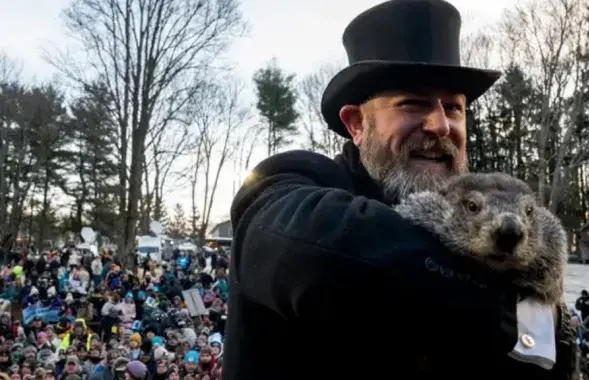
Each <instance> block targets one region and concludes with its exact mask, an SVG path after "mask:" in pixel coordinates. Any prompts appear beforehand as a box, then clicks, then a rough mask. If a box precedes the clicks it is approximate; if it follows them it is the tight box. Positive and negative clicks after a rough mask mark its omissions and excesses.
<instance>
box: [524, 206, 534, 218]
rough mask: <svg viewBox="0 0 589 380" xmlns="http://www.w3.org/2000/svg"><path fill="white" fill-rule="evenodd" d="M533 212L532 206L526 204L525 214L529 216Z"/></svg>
mask: <svg viewBox="0 0 589 380" xmlns="http://www.w3.org/2000/svg"><path fill="white" fill-rule="evenodd" d="M533 212H534V206H526V215H527V216H530V215H532V213H533Z"/></svg>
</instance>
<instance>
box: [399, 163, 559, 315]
mask: <svg viewBox="0 0 589 380" xmlns="http://www.w3.org/2000/svg"><path fill="white" fill-rule="evenodd" d="M469 207H472V210H470V209H469ZM395 210H396V211H397V212H398V213H399V214H401V215H402V216H403V217H405V218H407V219H409V220H411V221H413V222H414V223H415V224H418V225H420V226H422V227H425V228H426V229H428V230H429V231H431V232H432V233H433V234H435V235H436V236H437V237H439V238H440V240H441V241H442V242H443V243H444V244H445V245H446V246H447V247H448V249H449V250H450V251H451V252H453V253H456V254H461V255H466V256H471V257H473V259H475V260H478V261H480V262H482V263H484V264H485V265H489V266H490V267H493V268H495V269H497V270H500V271H511V272H514V273H515V279H514V282H515V284H516V285H517V286H518V287H519V288H521V289H522V290H524V291H526V292H527V293H529V294H530V296H532V297H535V298H537V299H539V300H540V301H543V302H548V303H552V304H555V303H558V302H560V301H561V300H562V297H563V291H564V290H563V284H564V269H565V264H566V260H567V246H568V244H567V238H566V233H565V231H564V229H563V227H562V224H561V223H560V221H559V219H558V218H556V217H555V216H554V215H552V214H551V213H550V212H549V211H548V210H547V209H545V208H544V207H541V206H539V205H538V204H537V203H536V200H535V196H534V193H533V192H532V190H531V189H530V187H529V186H528V185H527V184H526V183H524V182H523V181H521V180H519V179H517V178H514V177H511V176H509V175H506V174H503V173H491V174H482V173H473V174H464V175H460V176H457V177H455V178H453V179H452V180H450V181H449V183H448V184H447V185H446V186H445V188H444V189H442V190H441V191H440V192H437V193H434V192H420V193H416V194H412V195H410V196H409V197H408V198H407V199H405V200H403V201H402V202H401V204H399V205H398V206H395ZM505 220H511V221H513V223H515V224H516V225H517V226H518V227H519V228H521V230H522V232H523V237H522V238H521V240H520V241H519V243H518V244H517V246H516V247H515V249H514V250H513V251H511V252H509V253H503V254H502V253H501V252H500V249H499V248H498V243H497V239H496V236H497V231H498V230H499V227H500V226H501V225H502V223H504V222H505ZM498 253H499V255H498Z"/></svg>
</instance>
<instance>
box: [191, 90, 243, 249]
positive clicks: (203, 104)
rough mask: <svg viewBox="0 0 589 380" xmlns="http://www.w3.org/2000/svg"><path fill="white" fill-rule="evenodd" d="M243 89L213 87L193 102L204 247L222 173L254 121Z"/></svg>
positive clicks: (195, 168)
mask: <svg viewBox="0 0 589 380" xmlns="http://www.w3.org/2000/svg"><path fill="white" fill-rule="evenodd" d="M242 88H243V87H242V86H241V85H239V84H237V83H235V82H231V83H229V84H216V83H215V84H213V83H211V84H209V85H208V86H207V87H206V90H204V88H202V89H201V90H202V91H201V92H200V93H199V96H197V97H195V98H194V99H193V100H192V107H193V109H194V114H193V117H194V122H195V124H196V126H197V128H198V131H199V136H198V141H197V149H196V151H195V158H194V165H193V170H192V174H191V177H190V179H191V182H192V183H191V185H192V186H193V187H192V195H193V205H194V204H195V203H196V201H195V194H196V189H195V187H196V185H197V184H198V182H197V180H196V178H197V176H198V174H199V172H200V173H201V174H202V177H201V178H202V180H201V181H200V182H201V183H202V187H203V188H202V191H203V194H202V208H201V215H200V223H199V228H198V233H199V236H198V238H199V243H200V244H204V240H205V235H206V232H207V230H208V227H209V222H210V218H211V212H212V210H213V206H214V201H215V194H216V192H217V188H218V185H219V179H220V177H221V172H222V170H223V168H224V167H225V164H226V163H227V162H228V161H229V160H231V158H232V157H233V155H234V154H235V149H234V147H235V145H236V141H237V139H238V138H239V137H240V134H239V133H238V131H239V129H240V128H241V127H242V126H243V125H244V123H246V122H247V121H248V120H249V119H250V110H249V109H248V108H247V107H245V106H244V105H243V104H244V103H243V102H242ZM193 207H194V206H193Z"/></svg>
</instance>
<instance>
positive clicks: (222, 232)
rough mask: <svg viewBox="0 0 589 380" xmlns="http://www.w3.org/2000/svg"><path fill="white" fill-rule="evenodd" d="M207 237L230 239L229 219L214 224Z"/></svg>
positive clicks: (231, 231)
mask: <svg viewBox="0 0 589 380" xmlns="http://www.w3.org/2000/svg"><path fill="white" fill-rule="evenodd" d="M209 237H210V238H212V239H218V238H223V239H227V238H229V239H230V238H232V237H233V229H232V228H231V221H230V220H226V221H224V222H221V223H217V224H215V225H214V226H213V227H212V228H211V232H210V234H209Z"/></svg>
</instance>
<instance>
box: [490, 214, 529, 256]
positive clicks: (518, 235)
mask: <svg viewBox="0 0 589 380" xmlns="http://www.w3.org/2000/svg"><path fill="white" fill-rule="evenodd" d="M523 238H524V230H523V228H522V225H521V224H520V223H519V222H518V221H517V220H516V219H515V218H512V217H506V218H504V219H503V221H502V222H501V226H499V229H498V230H497V240H496V244H497V248H499V250H500V251H501V252H502V253H508V254H509V253H513V251H514V250H515V247H516V246H517V245H518V244H519V242H520V241H521V240H522V239H523Z"/></svg>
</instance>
